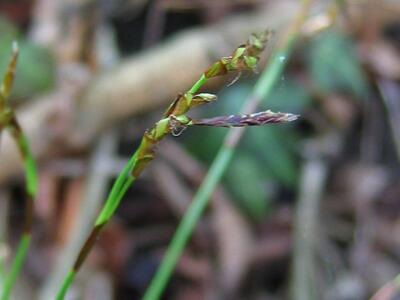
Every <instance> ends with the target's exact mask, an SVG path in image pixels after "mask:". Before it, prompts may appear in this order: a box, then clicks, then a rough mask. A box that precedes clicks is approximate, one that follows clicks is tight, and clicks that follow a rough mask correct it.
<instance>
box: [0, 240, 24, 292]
mask: <svg viewBox="0 0 400 300" xmlns="http://www.w3.org/2000/svg"><path fill="white" fill-rule="evenodd" d="M30 240H31V235H30V234H24V235H23V236H22V238H21V240H20V242H19V245H18V248H17V249H18V250H17V254H16V255H15V258H14V261H13V263H12V265H11V270H10V272H9V274H8V276H7V278H6V280H5V283H4V287H3V291H2V294H1V297H0V299H1V300H7V299H8V298H9V297H10V293H11V290H12V287H13V286H14V283H15V281H16V280H17V277H18V275H19V272H20V270H21V267H22V265H23V263H24V260H25V257H26V253H27V252H28V248H29V243H30Z"/></svg>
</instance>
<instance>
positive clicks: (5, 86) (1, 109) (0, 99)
mask: <svg viewBox="0 0 400 300" xmlns="http://www.w3.org/2000/svg"><path fill="white" fill-rule="evenodd" d="M17 58H18V46H17V44H16V43H14V45H13V52H12V56H11V61H10V63H9V66H8V69H7V72H6V74H5V76H4V78H3V82H2V85H1V88H0V128H6V129H8V130H9V131H10V133H11V135H12V136H13V138H14V140H15V142H16V144H17V146H18V150H19V152H20V154H21V157H22V160H23V162H24V167H25V191H26V196H27V200H26V201H27V202H26V208H25V217H24V218H25V224H24V229H23V234H22V237H21V240H20V242H19V244H18V246H17V250H16V255H15V257H14V260H13V261H12V263H11V271H10V272H8V274H7V277H6V279H5V282H4V286H3V289H2V291H1V294H0V299H1V300H7V299H8V298H9V296H10V293H11V290H12V287H13V286H14V284H15V281H16V280H17V278H18V275H19V273H20V272H21V269H22V266H23V263H24V261H25V258H26V254H27V252H28V248H29V244H30V240H31V231H32V220H33V205H34V199H35V197H36V194H37V189H38V183H37V182H38V180H37V171H36V165H35V161H34V159H33V155H32V152H31V150H30V147H29V143H28V139H27V138H26V136H25V135H24V133H23V130H22V128H21V126H20V125H19V122H18V120H17V118H16V116H15V114H14V111H13V110H12V108H11V107H10V106H9V105H8V101H7V100H8V98H9V96H10V93H11V88H12V85H13V81H14V76H15V70H16V65H17Z"/></svg>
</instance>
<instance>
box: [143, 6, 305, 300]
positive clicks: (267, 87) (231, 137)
mask: <svg viewBox="0 0 400 300" xmlns="http://www.w3.org/2000/svg"><path fill="white" fill-rule="evenodd" d="M310 5H311V0H303V1H302V7H301V8H300V10H299V13H298V15H297V16H296V17H295V19H294V20H293V22H292V23H291V24H290V25H289V27H288V29H287V31H286V33H284V35H282V38H281V40H280V41H279V42H278V46H277V48H276V49H275V51H274V53H273V54H272V55H271V57H270V60H269V62H268V64H267V67H266V68H265V70H264V71H263V72H262V74H261V76H260V78H259V79H258V80H257V83H256V84H255V86H254V88H253V90H252V92H251V94H250V95H249V97H248V98H247V99H246V101H245V102H244V104H243V108H242V112H243V113H245V114H248V113H250V112H252V111H254V110H255V109H256V108H257V106H258V105H259V104H260V103H261V102H262V101H263V100H264V99H267V98H268V96H269V95H270V94H271V92H272V89H273V88H274V86H275V84H276V82H277V81H278V80H279V78H280V77H281V74H282V72H283V69H284V67H285V65H286V63H287V61H288V58H289V56H290V54H291V52H292V49H293V45H294V43H295V41H296V40H297V38H298V36H299V34H300V30H301V28H302V25H303V23H304V21H305V19H306V16H307V13H308V11H309V8H310ZM232 127H233V126H232ZM244 130H245V128H241V129H239V130H237V129H236V130H232V129H231V130H230V131H229V133H228V134H227V135H226V137H225V139H224V142H223V144H222V146H221V148H220V149H219V151H218V153H217V155H216V157H215V159H214V161H213V162H212V164H211V166H210V168H209V170H208V172H207V175H206V176H205V178H204V180H203V182H202V184H201V185H200V187H199V189H198V190H197V192H196V194H195V196H194V197H193V200H192V202H191V204H190V206H189V208H188V210H187V211H186V213H185V215H184V216H183V219H182V221H181V222H180V224H179V226H178V228H177V230H176V232H175V234H174V236H173V238H172V240H171V242H170V244H169V246H168V248H167V251H166V253H165V256H164V259H163V260H162V262H161V264H160V266H159V267H158V269H157V271H156V274H155V275H154V277H153V279H152V281H151V282H150V285H149V287H148V288H147V290H146V293H145V295H144V296H143V300H157V299H159V298H160V297H161V295H162V293H163V291H164V289H165V287H166V285H167V283H168V281H169V279H170V277H171V275H172V273H173V271H174V269H175V266H176V264H177V261H178V259H179V257H181V254H182V252H183V250H184V248H185V246H186V244H187V242H188V240H189V239H190V237H191V235H192V233H193V230H194V228H195V227H196V225H197V223H198V221H199V220H200V218H201V215H202V214H203V212H204V210H205V208H206V207H207V204H208V203H209V200H210V197H211V195H212V193H213V191H214V190H215V188H216V186H217V185H218V183H219V181H220V180H221V178H222V176H223V174H224V172H225V170H226V168H227V167H228V165H229V163H230V162H231V160H232V158H233V155H234V152H235V148H236V147H237V145H238V143H239V141H240V140H241V138H242V136H243V134H244Z"/></svg>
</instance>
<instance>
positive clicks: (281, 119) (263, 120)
mask: <svg viewBox="0 0 400 300" xmlns="http://www.w3.org/2000/svg"><path fill="white" fill-rule="evenodd" d="M298 117H299V116H298V115H294V114H289V113H281V112H278V113H275V112H272V111H270V110H267V111H262V112H257V113H253V114H247V115H230V116H221V117H215V118H210V119H200V120H191V122H190V124H189V125H198V126H213V127H244V126H260V125H265V124H269V123H286V122H292V121H294V120H297V118H298Z"/></svg>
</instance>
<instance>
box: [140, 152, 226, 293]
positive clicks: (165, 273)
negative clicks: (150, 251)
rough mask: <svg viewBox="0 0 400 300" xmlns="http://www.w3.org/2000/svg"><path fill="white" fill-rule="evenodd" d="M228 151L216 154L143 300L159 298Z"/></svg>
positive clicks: (217, 177) (204, 206) (216, 179)
mask: <svg viewBox="0 0 400 300" xmlns="http://www.w3.org/2000/svg"><path fill="white" fill-rule="evenodd" d="M230 150H231V151H225V150H222V149H221V150H220V151H219V152H218V154H217V157H216V159H215V160H214V163H213V164H212V165H211V168H210V171H209V172H208V173H207V175H206V177H205V179H204V181H203V184H202V185H201V186H200V188H199V189H198V191H197V193H196V195H195V196H194V198H193V201H192V204H191V205H190V207H189V209H188V210H187V212H186V213H185V215H184V216H183V219H182V221H181V223H180V224H179V227H178V229H177V230H176V233H175V235H174V237H173V238H172V241H171V243H170V246H169V247H168V249H167V252H166V254H165V257H164V260H163V261H162V263H161V265H160V267H159V268H158V270H157V273H156V275H155V276H154V278H153V280H152V282H151V284H150V286H149V288H148V290H147V292H146V294H145V295H144V297H143V300H154V299H159V298H160V296H161V294H162V292H163V291H164V289H165V286H166V284H167V282H168V279H169V278H170V277H171V273H172V271H173V270H174V268H175V265H176V262H177V261H178V259H179V257H180V256H181V254H182V251H183V249H184V248H185V245H186V243H187V241H188V239H189V238H190V236H191V235H192V232H193V229H194V227H195V226H196V224H197V222H198V220H199V219H200V217H201V215H202V213H203V211H204V209H205V208H206V206H207V204H208V199H209V197H210V196H211V194H212V192H213V191H214V188H215V182H217V181H218V180H219V179H221V177H222V175H223V172H224V169H225V167H224V166H225V165H226V164H227V163H229V161H230V160H231V159H232V156H233V149H230Z"/></svg>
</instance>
